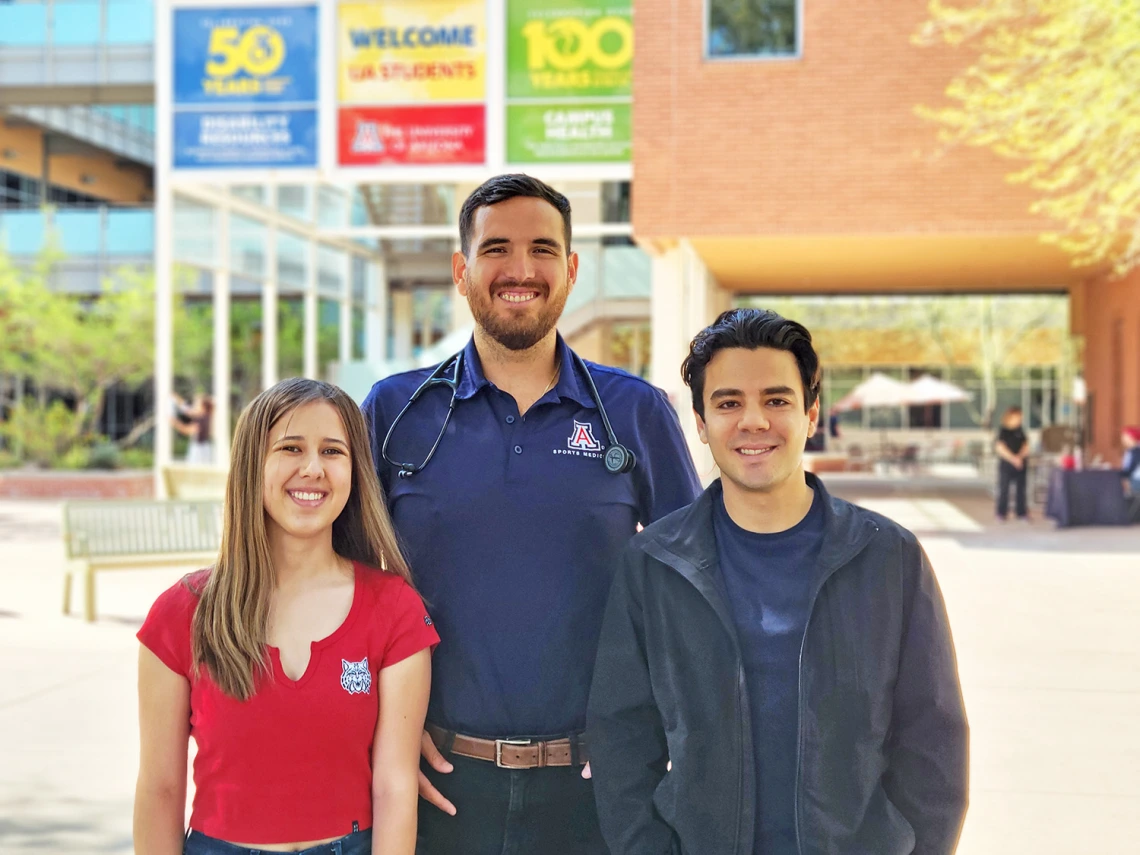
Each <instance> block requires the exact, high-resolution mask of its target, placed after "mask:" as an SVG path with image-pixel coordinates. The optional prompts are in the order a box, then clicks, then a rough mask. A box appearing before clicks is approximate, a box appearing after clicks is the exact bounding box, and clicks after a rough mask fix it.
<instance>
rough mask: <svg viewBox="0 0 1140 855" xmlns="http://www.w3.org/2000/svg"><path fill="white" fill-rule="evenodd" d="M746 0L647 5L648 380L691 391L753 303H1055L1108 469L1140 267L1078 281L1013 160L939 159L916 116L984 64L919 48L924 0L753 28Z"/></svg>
mask: <svg viewBox="0 0 1140 855" xmlns="http://www.w3.org/2000/svg"><path fill="white" fill-rule="evenodd" d="M745 5H746V6H747V4H745ZM734 6H735V7H736V8H737V11H739V4H728V3H721V2H720V0H669V2H666V0H639V2H638V4H637V7H636V15H637V21H638V29H637V39H638V42H637V51H636V58H635V73H634V81H635V82H634V99H633V104H634V146H633V151H634V194H633V209H632V221H633V226H634V234H635V235H636V237H637V239H638V241H639V243H640V244H641V245H642V246H643V247H646V248H648V249H649V250H650V251H651V252H652V253H653V256H654V258H653V265H654V268H653V299H652V307H653V308H652V315H653V317H652V330H653V348H652V368H651V375H652V378H653V380H654V381H655V382H657V383H658V384H660V385H662V386H663V387H665V388H666V389H668V390H669V391H670V392H671V393H674V394H676V395H677V396H683V394H684V392H685V390H684V389H683V387H681V384H680V378H679V377H678V376H677V368H676V366H677V365H679V364H680V361H681V359H682V358H683V355H684V352H685V345H686V343H687V341H688V339H689V337H690V336H691V334H692V333H693V332H694V331H695V330H696V329H699V328H700V327H701V326H702V325H703V324H704V323H706V322H707V321H708V320H709V319H711V318H712V317H713V316H714V315H715V313H716V312H717V311H718V310H720V309H722V308H725V307H727V306H729V305H731V304H733V303H736V302H739V301H741V299H742V298H743V296H744V295H762V294H844V293H846V294H852V293H866V294H916V293H971V292H972V293H1018V292H1031V293H1061V294H1067V295H1069V299H1070V311H1069V317H1070V323H1071V326H1072V332H1073V333H1074V334H1075V335H1076V336H1078V337H1079V338H1078V340H1079V341H1080V340H1083V342H1084V354H1083V361H1084V371H1085V377H1086V380H1087V384H1088V389H1089V393H1090V405H1089V408H1088V409H1089V412H1090V416H1091V418H1090V421H1091V429H1092V433H1091V437H1090V439H1091V443H1092V445H1093V446H1094V449H1095V450H1096V451H1097V452H1100V453H1103V454H1106V455H1110V456H1113V457H1115V456H1116V454H1117V451H1118V443H1119V427H1120V425H1121V424H1129V423H1138V422H1140V274H1136V275H1133V276H1132V277H1130V278H1128V279H1126V280H1124V281H1116V282H1113V281H1109V280H1107V279H1106V278H1105V277H1104V276H1103V275H1102V274H1101V272H1100V271H1097V270H1089V269H1076V268H1074V267H1073V266H1072V265H1071V263H1070V260H1069V258H1068V257H1066V256H1065V255H1063V254H1062V253H1061V252H1060V251H1058V250H1056V249H1054V248H1052V247H1049V246H1046V245H1044V244H1042V243H1041V242H1040V241H1039V240H1038V234H1039V233H1040V232H1041V231H1042V230H1043V229H1044V228H1046V227H1048V225H1049V224H1048V223H1047V222H1046V221H1044V220H1042V219H1041V218H1039V217H1036V216H1034V215H1033V214H1031V213H1030V212H1029V206H1030V204H1031V202H1032V201H1033V196H1032V193H1031V191H1029V190H1027V189H1026V188H1024V187H1020V186H1014V185H1011V184H1009V183H1008V182H1007V181H1006V180H1005V176H1006V174H1007V173H1009V172H1011V171H1012V169H1013V164H1011V163H1009V162H1008V161H1003V160H1001V159H1000V158H998V157H997V156H996V155H993V154H991V153H990V152H988V151H986V150H980V149H966V148H953V149H949V150H944V149H943V147H942V146H941V145H940V143H939V142H938V138H937V130H936V128H935V127H934V126H933V125H932V124H931V123H929V122H927V121H925V120H923V119H921V118H920V117H919V116H918V115H917V114H916V110H915V108H916V107H917V106H919V105H930V106H937V105H940V104H942V103H944V96H943V92H944V89H945V87H946V85H947V83H948V82H949V81H950V79H951V78H952V77H953V76H954V74H955V73H956V72H958V71H960V70H961V69H963V68H964V67H965V66H966V65H968V63H969V62H970V61H971V55H970V54H968V53H966V52H964V51H957V50H954V49H951V48H946V47H940V48H926V47H918V46H915V45H914V44H912V42H911V36H912V34H913V33H915V32H916V30H917V28H918V25H919V24H920V22H921V21H922V20H923V18H924V14H925V4H921V3H913V2H903V0H891V2H885V3H884V2H882V0H878V2H874V0H845V2H843V3H839V2H810V0H804V2H799V3H797V2H794V0H789V2H787V3H783V4H781V3H773V4H769V6H768V8H769V9H772V10H776V11H774V12H771V13H770V14H771V16H772V18H773V19H772V20H769V21H764V22H759V24H762V25H763V26H758V27H756V28H753V29H751V30H749V29H747V28H746V27H742V25H741V21H740V19H739V18H737V19H735V20H730V21H728V22H726V21H725V19H724V16H725V15H728V14H730V13H731V9H732V7H734ZM753 14H754V15H755V14H758V13H756V12H753ZM718 15H719V16H721V17H720V18H719V19H718V17H717V16H718ZM744 23H748V22H747V21H746V22H744ZM751 23H753V24H757V22H754V21H753V22H751ZM789 28H790V30H791V35H790V36H789V35H788V34H789ZM773 32H777V34H778V35H780V36H781V37H780V38H777V37H771V36H772V33H773ZM676 306H681V307H683V308H682V311H680V312H678V311H677V310H676ZM1066 394H1068V390H1066Z"/></svg>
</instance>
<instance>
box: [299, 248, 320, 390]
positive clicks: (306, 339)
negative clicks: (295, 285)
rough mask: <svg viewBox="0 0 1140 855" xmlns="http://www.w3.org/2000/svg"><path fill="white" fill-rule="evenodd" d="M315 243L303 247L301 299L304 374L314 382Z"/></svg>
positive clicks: (316, 371)
mask: <svg viewBox="0 0 1140 855" xmlns="http://www.w3.org/2000/svg"><path fill="white" fill-rule="evenodd" d="M317 261H318V259H317V242H316V241H315V240H309V241H308V243H307V244H306V245H305V291H304V296H303V297H302V308H303V313H302V314H303V322H302V323H303V333H302V335H303V339H302V341H303V343H302V350H303V351H304V374H305V376H306V377H308V378H310V379H313V380H316V379H318V378H319V377H320V374H321V369H320V366H319V365H318V364H317V327H318V318H317V275H318V273H317Z"/></svg>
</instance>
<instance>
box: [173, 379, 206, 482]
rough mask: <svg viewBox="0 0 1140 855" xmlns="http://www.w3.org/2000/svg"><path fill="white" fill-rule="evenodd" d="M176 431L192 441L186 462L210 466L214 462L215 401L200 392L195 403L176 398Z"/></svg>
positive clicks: (187, 451) (187, 447) (176, 396)
mask: <svg viewBox="0 0 1140 855" xmlns="http://www.w3.org/2000/svg"><path fill="white" fill-rule="evenodd" d="M174 406H175V416H174V418H173V419H172V420H171V424H172V425H173V426H174V429H175V430H176V431H178V432H179V433H180V434H182V435H183V436H185V437H187V438H188V439H189V440H190V441H189V443H188V444H187V446H186V462H187V463H194V464H199V465H204V466H208V465H210V464H211V463H213V462H214V443H213V435H214V431H213V424H214V399H213V398H211V397H210V396H209V395H207V394H206V393H205V392H203V391H201V390H198V391H197V392H196V393H195V394H194V400H193V402H187V401H186V400H185V399H184V398H181V397H179V396H178V395H175V396H174Z"/></svg>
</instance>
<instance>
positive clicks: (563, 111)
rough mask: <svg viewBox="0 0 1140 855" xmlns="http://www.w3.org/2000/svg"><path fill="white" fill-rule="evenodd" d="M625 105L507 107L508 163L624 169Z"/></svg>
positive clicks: (627, 132)
mask: <svg viewBox="0 0 1140 855" xmlns="http://www.w3.org/2000/svg"><path fill="white" fill-rule="evenodd" d="M631 131H632V128H631V123H630V107H629V104H628V103H613V102H602V103H590V102H583V101H554V102H550V103H548V104H510V105H508V106H507V160H508V162H510V163H627V162H628V161H629V159H630V143H631V141H632V133H631Z"/></svg>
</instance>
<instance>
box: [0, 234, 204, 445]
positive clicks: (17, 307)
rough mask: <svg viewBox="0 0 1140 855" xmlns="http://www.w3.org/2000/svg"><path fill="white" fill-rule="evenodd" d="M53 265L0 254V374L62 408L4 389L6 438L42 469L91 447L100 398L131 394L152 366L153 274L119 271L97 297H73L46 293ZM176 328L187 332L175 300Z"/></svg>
mask: <svg viewBox="0 0 1140 855" xmlns="http://www.w3.org/2000/svg"><path fill="white" fill-rule="evenodd" d="M53 262H54V257H53V256H52V255H51V254H48V255H45V257H44V258H43V259H41V260H40V261H39V262H38V263H37V264H35V265H34V266H32V267H20V266H16V265H13V264H12V263H10V261H9V260H8V259H7V258H5V257H4V256H2V255H0V331H2V332H3V338H2V340H0V375H3V376H7V377H20V378H23V379H24V380H26V381H30V383H31V384H32V385H34V386H35V387H36V388H37V389H39V390H40V391H41V393H46V392H47V391H48V390H50V391H52V392H54V393H55V394H57V395H60V396H62V397H63V398H64V399H65V400H66V401H67V402H68V406H67V407H66V410H67V411H68V412H69V414H70V415H69V416H68V417H67V418H64V416H63V412H62V411H61V409H60V407H61V406H62V405H61V404H60V402H59V401H56V402H53V405H52V406H49V405H48V402H47V401H46V395H41V400H40V401H39V402H35V401H31V400H26V399H25V400H17V399H16V393H15V392H14V391H12V390H10V389H9V387H4V388H5V391H4V393H3V395H4V397H3V399H0V404H3V405H5V407H6V408H7V409H8V410H9V419H8V423H7V425H6V432H7V434H8V435H9V438H10V439H12V440H13V441H14V443H15V444H17V445H18V446H19V447H20V448H21V449H23V450H24V451H23V453H24V454H25V455H26V456H27V455H31V456H33V457H34V458H35V459H37V460H38V462H42V463H49V462H52V459H56V458H58V457H60V456H62V455H65V454H66V453H67V452H69V451H71V450H72V449H73V448H76V447H81V446H87V445H90V444H91V443H93V442H95V441H96V440H97V439H98V435H97V429H98V425H99V423H100V420H101V418H102V414H103V408H104V406H105V403H106V398H107V392H108V391H109V390H110V389H111V388H112V387H115V386H118V385H122V386H123V387H126V388H137V387H138V386H140V385H142V384H143V383H144V382H145V381H146V380H147V379H148V378H150V377H151V375H152V374H153V366H154V279H153V275H152V274H151V273H150V272H145V273H143V272H139V271H136V270H130V269H123V270H120V271H117V272H116V273H115V274H114V275H113V276H112V277H110V278H109V279H108V280H107V281H106V282H105V283H104V285H103V290H102V293H101V294H100V295H98V296H96V297H92V296H89V295H75V294H69V293H64V292H61V291H59V290H57V289H55V288H54V287H52V285H51V278H52V277H51V269H52V264H53ZM175 324H176V329H179V330H182V331H187V329H188V326H189V325H188V324H187V321H186V319H185V310H184V308H183V306H182V303H181V301H176V308H175ZM199 347H200V345H199ZM37 425H38V426H39V427H37ZM37 432H41V433H42V434H43V435H42V436H36V434H37ZM132 436H133V437H137V433H136V432H134V431H132ZM45 455H47V458H49V459H45Z"/></svg>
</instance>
